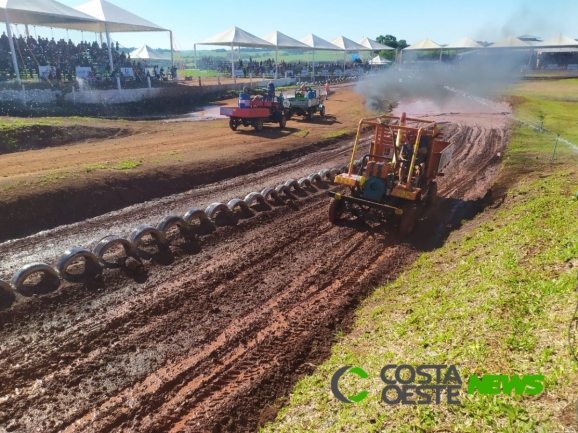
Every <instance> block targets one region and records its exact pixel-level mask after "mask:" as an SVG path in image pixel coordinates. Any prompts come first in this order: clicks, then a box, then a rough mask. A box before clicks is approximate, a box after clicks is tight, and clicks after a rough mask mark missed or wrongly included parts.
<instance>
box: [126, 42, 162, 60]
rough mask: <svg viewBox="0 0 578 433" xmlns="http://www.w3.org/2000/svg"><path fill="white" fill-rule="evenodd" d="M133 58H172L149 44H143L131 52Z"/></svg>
mask: <svg viewBox="0 0 578 433" xmlns="http://www.w3.org/2000/svg"><path fill="white" fill-rule="evenodd" d="M130 58H131V59H145V60H171V59H169V58H168V57H167V56H165V55H164V54H163V53H161V52H159V51H157V50H153V49H152V48H151V47H149V46H148V45H143V46H142V47H140V48H137V49H136V50H134V51H131V52H130Z"/></svg>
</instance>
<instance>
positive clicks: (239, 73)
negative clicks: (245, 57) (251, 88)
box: [235, 69, 245, 77]
mask: <svg viewBox="0 0 578 433" xmlns="http://www.w3.org/2000/svg"><path fill="white" fill-rule="evenodd" d="M244 76H245V74H244V73H243V70H242V69H235V77H244Z"/></svg>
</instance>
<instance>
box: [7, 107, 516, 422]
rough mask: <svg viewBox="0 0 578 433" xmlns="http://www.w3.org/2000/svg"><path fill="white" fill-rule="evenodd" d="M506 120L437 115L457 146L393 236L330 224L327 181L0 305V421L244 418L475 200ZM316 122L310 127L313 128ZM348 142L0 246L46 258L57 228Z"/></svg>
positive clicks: (275, 176)
mask: <svg viewBox="0 0 578 433" xmlns="http://www.w3.org/2000/svg"><path fill="white" fill-rule="evenodd" d="M338 120H339V121H340V122H343V124H347V123H346V121H344V119H341V118H339V117H338ZM504 123H505V122H503V123H502V125H501V126H500V127H499V128H496V129H492V128H490V127H487V126H483V125H479V126H477V127H474V128H472V127H469V126H466V125H464V124H458V125H454V126H447V128H448V129H447V132H448V135H450V136H451V137H453V138H454V139H455V141H456V142H457V143H458V146H457V149H456V152H455V155H454V156H455V157H454V160H453V162H452V165H451V166H450V167H448V170H447V172H446V176H444V177H443V178H440V179H439V185H440V189H439V192H440V196H441V198H440V201H439V204H438V206H436V208H434V209H432V210H430V211H429V212H428V213H427V214H426V215H425V216H424V217H423V218H422V220H421V221H420V224H419V226H418V230H417V232H416V233H414V234H413V235H412V236H411V237H410V238H407V239H399V238H398V237H397V236H396V235H395V234H394V233H395V232H394V231H393V228H392V227H391V226H389V225H386V224H380V225H367V224H364V223H362V222H360V221H355V220H352V221H344V222H342V223H341V224H339V225H337V226H333V225H331V224H329V223H328V222H327V218H326V212H327V204H328V199H327V196H326V193H325V191H324V190H326V189H327V188H329V187H330V186H329V185H318V186H317V187H316V188H313V189H310V190H308V191H305V192H300V193H295V196H294V197H293V199H292V200H291V201H290V200H286V201H285V203H284V204H283V203H276V204H273V203H271V205H270V207H271V209H270V210H268V211H264V209H260V210H259V209H254V212H253V216H252V217H241V216H239V219H238V220H236V221H233V222H229V223H228V224H226V225H223V226H221V227H219V228H218V229H217V230H216V231H214V232H213V233H210V234H205V235H198V236H195V237H194V238H190V239H188V240H186V239H179V240H175V241H174V242H173V245H172V246H171V247H170V249H169V250H168V251H158V250H156V247H148V249H147V250H149V251H150V252H149V254H148V255H147V256H146V257H147V258H146V259H143V263H144V267H145V272H144V273H134V274H133V273H130V272H128V271H126V272H125V271H123V270H120V269H116V270H107V271H106V272H105V274H104V278H103V280H102V281H100V280H96V281H93V282H89V283H84V284H71V283H65V284H63V285H62V286H61V287H60V288H58V289H57V290H56V291H53V292H51V293H48V294H44V295H42V296H38V295H36V296H34V295H31V296H29V297H23V296H20V295H18V298H17V299H16V300H15V301H14V302H12V303H11V305H9V306H8V308H6V309H5V310H4V311H2V312H0V323H1V324H2V328H1V332H2V334H3V341H2V346H1V350H0V383H1V384H2V388H3V389H2V393H0V394H1V397H0V398H1V400H0V401H1V402H2V403H1V405H2V410H1V411H0V425H4V426H6V429H7V430H8V431H18V432H25V431H37V430H39V431H49V432H51V431H54V432H56V431H63V430H64V431H69V432H73V431H82V432H86V431H87V432H104V431H127V432H128V431H139V432H153V431H154V432H157V431H191V432H198V431H215V432H216V431H252V430H254V429H255V428H256V427H257V426H258V425H259V423H260V422H261V423H262V422H264V421H266V420H268V419H271V417H273V416H274V415H275V412H276V410H277V409H278V407H279V404H280V403H281V400H278V399H279V398H280V397H283V396H284V395H286V393H287V392H288V391H290V389H291V388H292V386H293V385H294V383H295V381H296V380H297V379H298V378H299V377H301V376H303V375H304V374H307V373H308V372H310V371H312V369H313V368H314V366H315V365H317V364H319V363H320V362H321V361H323V360H324V359H326V357H327V356H328V355H329V354H330V349H331V345H332V342H333V339H334V337H335V334H336V332H337V331H338V330H341V329H347V327H348V326H349V324H350V323H351V319H352V311H353V309H354V307H355V306H356V304H357V303H358V301H359V300H360V299H362V298H363V297H364V296H366V295H367V293H368V292H369V291H370V290H371V289H372V288H373V287H375V286H376V285H377V284H380V283H383V282H385V281H387V280H389V279H392V278H395V277H396V275H397V274H398V273H399V272H400V271H401V270H403V269H404V268H405V267H406V266H407V265H408V264H410V263H412V262H413V261H414V260H415V259H416V258H417V257H418V256H419V254H420V252H421V251H423V250H427V249H431V248H435V247H436V246H438V245H439V244H440V243H442V242H443V240H444V239H445V238H446V236H447V235H448V232H449V231H450V230H451V229H452V228H455V227H456V226H458V225H459V223H460V221H461V220H462V219H463V218H464V217H465V216H467V215H468V213H472V212H475V211H477V210H478V209H479V206H480V205H481V200H482V199H483V197H484V196H485V195H486V192H487V191H488V190H489V187H490V185H491V183H492V181H493V178H494V176H495V174H496V172H497V169H498V167H499V164H500V157H498V156H497V153H498V152H502V151H503V149H504V148H505V146H506V144H507V141H508V134H507V130H506V128H505V126H504ZM193 126H194V125H193ZM324 126H325V125H319V126H318V127H316V128H313V129H312V130H315V131H317V132H315V133H316V134H321V132H319V131H318V129H321V128H323V127H324ZM187 127H191V128H192V126H187ZM340 127H341V126H340ZM331 130H332V131H334V130H335V127H334V128H331ZM221 132H222V135H223V136H226V137H227V138H228V137H231V139H232V140H238V141H236V142H237V143H239V145H242V146H243V148H244V149H246V152H248V153H250V152H253V153H252V154H253V155H255V153H256V152H257V153H258V147H259V146H256V148H253V147H252V146H253V141H255V140H256V141H259V142H260V147H263V144H264V143H271V142H270V141H268V140H270V139H267V138H266V137H257V136H255V135H254V134H252V133H249V134H247V133H245V134H243V133H241V134H243V135H240V134H233V133H232V132H231V131H229V130H228V129H223V130H221ZM269 133H270V134H273V132H269ZM233 137H235V138H233ZM241 137H247V138H245V139H244V140H243V139H242V138H241ZM166 139H167V140H170V137H169V138H166ZM283 139H285V140H288V143H286V144H285V146H287V147H289V148H290V147H291V146H299V142H298V141H295V142H292V141H291V140H290V139H288V138H287V137H283V138H280V139H279V140H275V141H274V144H269V145H273V146H275V145H276V144H277V143H278V142H279V141H281V140H283ZM221 141H222V139H221ZM244 141H246V142H244ZM216 142H217V140H216V138H215V143H216ZM290 143H294V144H293V145H292V144H290ZM136 145H137V146H138V145H139V144H138V143H136ZM199 146H203V144H199ZM364 146H367V141H365V144H364ZM348 149H349V144H348V143H337V144H334V145H331V146H327V147H326V148H325V149H323V150H322V151H318V152H314V153H311V154H310V155H308V156H306V157H303V158H299V159H296V160H293V161H290V162H288V163H284V164H282V165H279V166H277V167H274V168H264V169H263V170H261V171H259V172H257V173H254V174H251V175H247V176H242V177H238V178H232V179H230V180H229V181H227V182H221V183H219V184H216V185H213V186H207V187H205V188H200V189H199V190H195V191H191V192H190V193H189V194H184V195H178V196H173V197H167V198H165V199H161V200H155V201H153V202H151V203H147V204H144V205H139V206H134V207H132V208H128V209H126V210H123V211H121V212H115V213H112V214H109V215H104V216H102V217H100V218H97V219H93V220H90V221H86V222H82V223H79V224H76V225H73V226H67V227H61V228H57V229H54V230H51V231H48V232H46V233H42V234H39V235H37V236H32V237H29V238H26V239H22V240H18V241H13V242H9V243H4V244H0V255H4V256H6V253H8V252H10V253H11V254H12V255H13V256H14V257H23V256H26V257H32V256H34V254H44V255H45V258H46V260H47V261H49V262H51V263H53V260H54V259H55V254H56V251H55V250H54V244H55V243H57V242H58V240H59V239H63V238H64V239H68V240H71V239H75V244H76V245H79V246H83V245H84V246H90V245H91V244H92V243H93V242H94V240H98V239H99V238H100V237H102V234H103V232H102V229H101V228H102V227H103V226H105V227H106V229H105V230H106V231H109V232H114V231H113V230H120V231H125V230H126V224H127V220H131V221H132V224H133V225H136V224H137V223H140V222H139V221H140V220H139V218H141V219H144V220H148V221H149V223H152V222H154V221H155V220H157V219H158V217H159V215H162V214H167V213H169V212H177V210H178V211H179V212H180V211H181V210H182V208H183V207H184V208H187V207H191V206H192V205H193V204H194V205H195V206H198V205H201V204H202V205H205V204H207V203H208V202H211V201H214V200H215V199H216V200H221V201H223V198H225V197H228V198H232V197H231V196H230V195H228V194H234V195H233V196H235V195H236V196H241V195H242V194H241V193H242V192H243V193H248V192H250V191H251V190H254V189H257V185H260V186H261V187H265V186H274V185H275V184H278V183H280V180H282V179H283V180H284V179H287V178H290V177H293V178H298V177H300V176H303V175H305V174H308V173H310V172H313V171H316V170H318V169H319V168H320V167H328V168H329V167H334V166H340V165H342V164H343V163H344V162H345V161H346V160H347V159H348V153H349V150H348ZM55 150H56V151H58V150H59V149H55ZM212 150H213V152H215V153H216V154H217V155H219V154H220V153H219V152H223V154H224V153H225V152H224V151H223V149H222V148H219V149H215V148H212ZM230 150H231V148H230V147H229V151H230ZM261 151H262V149H261ZM277 151H279V149H277ZM237 156H238V157H239V158H245V157H246V156H245V155H243V154H239V155H237ZM200 157H202V156H200ZM223 157H226V155H224V156H223ZM226 191H231V192H230V193H227V192H226ZM183 203H185V204H183ZM82 242H85V243H84V244H83V243H82ZM70 246H71V245H70ZM6 257H8V256H6ZM9 260H11V259H9ZM6 269H7V268H5V270H6Z"/></svg>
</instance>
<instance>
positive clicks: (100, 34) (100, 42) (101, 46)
mask: <svg viewBox="0 0 578 433" xmlns="http://www.w3.org/2000/svg"><path fill="white" fill-rule="evenodd" d="M99 34H100V46H101V47H102V32H101V33H99Z"/></svg>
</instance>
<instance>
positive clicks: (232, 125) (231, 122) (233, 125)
mask: <svg viewBox="0 0 578 433" xmlns="http://www.w3.org/2000/svg"><path fill="white" fill-rule="evenodd" d="M237 126H239V125H237V122H236V121H235V119H233V118H232V117H231V118H229V128H231V129H232V130H233V131H236V130H237Z"/></svg>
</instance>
